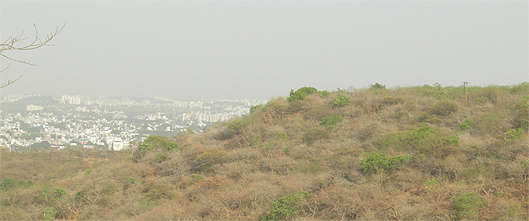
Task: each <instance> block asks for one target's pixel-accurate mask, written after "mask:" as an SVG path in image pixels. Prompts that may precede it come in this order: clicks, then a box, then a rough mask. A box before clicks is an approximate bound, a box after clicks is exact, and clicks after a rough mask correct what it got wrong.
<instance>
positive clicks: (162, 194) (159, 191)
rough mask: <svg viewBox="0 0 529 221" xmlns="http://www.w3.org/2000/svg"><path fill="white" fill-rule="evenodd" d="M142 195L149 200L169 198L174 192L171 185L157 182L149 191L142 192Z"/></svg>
mask: <svg viewBox="0 0 529 221" xmlns="http://www.w3.org/2000/svg"><path fill="white" fill-rule="evenodd" d="M144 196H145V197H146V198H148V199H150V200H156V199H161V198H168V199H171V198H172V197H173V196H174V194H173V192H172V191H171V186H169V185H163V184H159V185H155V186H154V187H152V188H151V189H149V191H147V192H146V193H144Z"/></svg>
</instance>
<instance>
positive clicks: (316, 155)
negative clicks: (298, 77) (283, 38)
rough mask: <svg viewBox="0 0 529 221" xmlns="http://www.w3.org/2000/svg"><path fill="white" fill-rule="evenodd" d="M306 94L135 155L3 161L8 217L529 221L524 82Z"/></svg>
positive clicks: (21, 156) (2, 210)
mask: <svg viewBox="0 0 529 221" xmlns="http://www.w3.org/2000/svg"><path fill="white" fill-rule="evenodd" d="M466 89H467V92H466V93H465V89H464V88H463V87H442V86H440V85H438V84H436V85H434V86H428V85H424V86H416V87H402V88H393V89H386V88H385V86H383V85H380V84H375V85H372V86H371V87H370V88H365V89H350V90H338V91H332V92H326V91H317V90H316V89H314V88H308V87H305V88H301V89H299V90H296V91H291V93H290V96H289V97H288V98H283V97H278V98H275V99H272V100H270V101H269V102H268V103H267V104H266V105H262V106H256V107H253V108H252V110H251V113H250V114H248V115H245V116H242V117H239V118H236V119H232V120H231V121H229V122H226V123H222V124H218V125H215V126H213V127H211V128H208V129H207V130H205V131H204V132H203V133H197V134H178V135H176V136H175V137H173V138H171V139H167V138H163V137H160V136H151V137H149V139H148V140H146V141H144V142H141V143H137V144H136V145H137V147H138V148H135V149H131V150H127V151H120V152H107V151H97V150H88V149H82V148H72V149H67V150H61V151H54V152H50V153H46V152H26V153H15V152H6V151H3V152H2V153H1V162H0V166H1V173H0V176H1V179H2V183H1V188H2V191H1V198H0V204H1V205H0V219H2V220H37V219H39V220H40V219H45V220H46V219H47V220H53V219H57V220H76V219H82V220H88V219H89V220H128V219H133V220H202V219H204V220H228V219H235V220H278V219H279V220H283V219H294V220H354V219H360V220H490V219H494V220H527V219H528V208H529V205H528V199H527V196H528V181H529V180H528V176H529V148H528V147H529V142H528V141H529V140H528V134H527V131H528V125H529V84H528V83H521V84H519V85H513V86H487V87H468V88H466Z"/></svg>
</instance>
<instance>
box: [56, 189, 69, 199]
mask: <svg viewBox="0 0 529 221" xmlns="http://www.w3.org/2000/svg"><path fill="white" fill-rule="evenodd" d="M54 194H55V198H61V196H63V195H64V194H66V190H64V189H63V188H56V189H55V191H54Z"/></svg>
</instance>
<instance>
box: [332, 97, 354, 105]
mask: <svg viewBox="0 0 529 221" xmlns="http://www.w3.org/2000/svg"><path fill="white" fill-rule="evenodd" d="M349 103H351V97H348V96H345V95H343V94H337V95H336V100H334V103H332V105H333V106H335V107H343V106H345V105H348V104H349Z"/></svg>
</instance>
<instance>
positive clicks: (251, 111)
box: [250, 104, 265, 114]
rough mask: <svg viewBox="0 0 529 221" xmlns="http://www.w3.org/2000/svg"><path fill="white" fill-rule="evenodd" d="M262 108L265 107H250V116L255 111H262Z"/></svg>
mask: <svg viewBox="0 0 529 221" xmlns="http://www.w3.org/2000/svg"><path fill="white" fill-rule="evenodd" d="M264 107H265V106H264V105H262V104H259V105H255V106H252V107H250V114H253V113H254V112H256V111H261V110H263V109H264Z"/></svg>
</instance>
